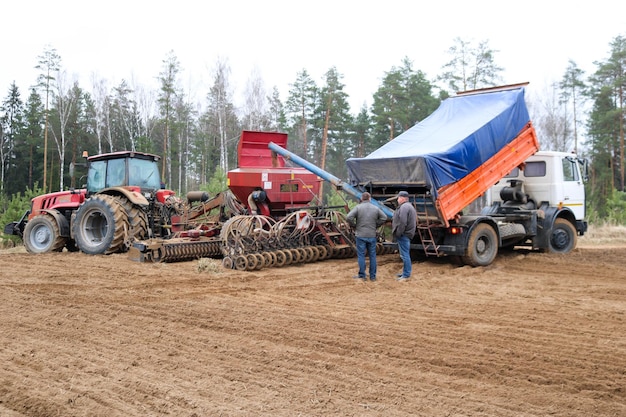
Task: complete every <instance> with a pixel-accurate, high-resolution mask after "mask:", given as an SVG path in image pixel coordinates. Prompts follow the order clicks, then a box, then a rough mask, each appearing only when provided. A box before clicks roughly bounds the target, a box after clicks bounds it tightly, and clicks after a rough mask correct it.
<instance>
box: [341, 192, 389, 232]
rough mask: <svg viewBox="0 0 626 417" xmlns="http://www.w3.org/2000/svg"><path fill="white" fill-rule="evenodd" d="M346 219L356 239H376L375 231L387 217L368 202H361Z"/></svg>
mask: <svg viewBox="0 0 626 417" xmlns="http://www.w3.org/2000/svg"><path fill="white" fill-rule="evenodd" d="M346 219H347V220H348V222H349V223H350V225H352V227H354V228H355V230H354V234H355V235H356V236H357V237H376V229H377V228H378V226H381V225H382V224H384V223H385V222H386V221H387V215H386V214H385V213H383V211H382V210H381V209H379V208H378V207H376V206H375V205H373V204H372V203H371V202H370V201H361V202H360V203H359V204H358V205H357V206H356V207H354V208H353V209H352V210H350V213H348V216H347V218H346Z"/></svg>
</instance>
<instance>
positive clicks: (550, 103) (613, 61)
mask: <svg viewBox="0 0 626 417" xmlns="http://www.w3.org/2000/svg"><path fill="white" fill-rule="evenodd" d="M609 49H610V53H609V56H608V57H607V58H606V59H605V60H603V61H600V62H595V63H594V65H595V66H596V71H595V72H594V73H593V74H590V75H586V74H585V73H584V72H583V71H582V70H581V69H580V68H579V67H578V66H577V64H576V63H575V62H574V61H569V63H568V65H567V68H566V69H565V71H564V73H563V77H562V78H561V80H560V81H559V82H556V83H554V85H552V86H550V88H549V90H548V91H545V92H544V93H543V94H542V95H541V96H538V97H533V98H530V97H527V101H528V103H529V110H530V113H531V116H532V120H533V123H534V124H535V126H536V128H537V130H538V134H539V137H540V141H541V142H542V148H544V149H550V150H560V151H575V152H577V153H579V154H581V155H582V156H585V157H587V158H588V159H589V161H590V167H591V170H590V173H591V178H590V181H589V183H588V185H587V187H588V207H587V211H588V214H589V218H590V220H592V221H595V220H609V221H611V222H617V223H621V224H626V214H623V213H626V210H624V209H625V208H626V197H625V195H626V194H625V193H624V186H625V161H624V158H625V155H624V146H625V144H624V96H625V94H626V93H625V89H624V87H625V85H626V71H625V68H626V41H625V38H624V37H622V36H617V37H616V38H614V39H613V40H612V41H611V43H610V48H609ZM497 52H498V51H495V50H493V49H492V48H491V47H490V46H489V43H488V41H482V42H479V43H475V42H473V41H466V40H462V39H460V38H456V39H455V40H454V44H453V45H452V46H451V47H450V49H449V50H448V54H449V56H450V60H449V61H448V63H447V64H446V65H445V66H444V67H443V68H442V70H441V73H440V74H439V75H438V76H437V77H435V78H434V79H429V77H427V75H426V74H425V73H424V72H423V71H421V70H419V69H416V68H414V65H413V63H412V62H411V61H410V60H409V59H408V58H404V59H403V60H402V61H401V62H400V63H399V64H398V65H393V66H391V68H390V69H389V70H388V71H386V72H385V73H384V74H383V76H382V77H381V83H380V85H379V87H378V89H377V90H376V91H375V92H374V94H373V97H372V104H371V106H369V107H367V106H366V105H363V106H362V107H361V108H360V109H357V110H356V111H354V110H353V109H351V108H350V105H349V104H348V99H349V96H348V94H347V93H346V92H345V91H344V88H345V84H344V83H343V76H342V74H341V73H340V72H339V70H338V69H337V68H336V67H331V68H329V69H328V70H327V71H326V73H325V74H324V75H323V77H322V80H321V82H320V83H318V82H316V81H315V80H314V79H313V78H312V77H311V75H310V74H309V73H308V71H307V70H306V69H302V70H301V71H299V72H298V73H297V74H295V78H294V80H293V81H292V82H291V83H289V91H288V95H287V97H286V99H285V100H281V97H280V94H279V92H278V88H277V87H275V86H274V87H273V88H271V89H270V90H268V89H267V88H266V86H265V85H264V83H263V80H262V78H261V76H260V75H259V74H257V73H252V74H251V76H250V78H249V79H248V80H247V83H246V85H245V89H244V92H243V102H242V104H241V105H239V106H237V105H236V104H235V102H234V92H233V88H232V87H231V84H230V81H231V80H230V77H231V69H230V66H229V64H228V62H227V61H225V60H218V61H217V62H216V63H215V66H214V69H213V71H212V74H211V76H212V79H211V85H210V89H209V91H208V93H207V94H206V96H205V97H204V98H203V99H202V101H200V102H194V101H192V100H191V98H190V97H192V96H194V94H193V93H194V92H193V91H185V90H184V89H183V88H182V87H181V81H180V75H181V63H180V62H179V61H178V58H177V57H176V55H175V53H174V51H170V52H169V53H168V54H167V55H166V57H165V58H164V59H163V61H162V66H161V68H160V69H159V70H158V71H159V72H158V77H157V78H158V83H159V84H158V85H159V87H158V89H156V90H149V89H147V88H145V87H143V86H141V85H132V84H130V83H129V82H128V81H127V80H122V81H121V82H120V83H119V84H118V85H116V86H109V85H108V83H107V80H105V79H100V78H97V77H95V76H94V77H93V78H92V80H91V85H90V88H89V89H85V88H84V87H83V86H81V85H80V84H79V82H78V81H77V80H75V79H70V78H69V77H68V75H67V74H68V73H67V71H66V70H65V69H64V68H63V66H62V59H61V57H60V56H59V54H58V53H57V51H56V50H55V49H54V48H53V47H51V46H47V47H46V48H44V51H43V52H42V54H41V55H40V56H38V57H37V61H36V68H37V69H38V70H39V75H38V77H37V79H36V80H34V83H33V86H32V87H31V88H30V89H29V91H27V92H26V94H25V95H23V92H22V91H20V90H19V89H18V87H17V86H16V84H15V83H12V84H11V85H10V86H9V88H8V94H7V95H6V96H5V97H4V99H2V102H1V103H0V212H4V211H5V210H6V207H7V205H8V201H9V200H10V199H11V198H13V197H14V196H16V195H17V196H19V195H26V193H29V195H30V194H32V192H33V190H37V192H51V191H58V190H64V189H68V188H70V187H76V188H78V187H81V186H82V185H83V184H81V182H82V181H83V180H81V176H83V175H84V173H85V169H84V160H83V159H82V157H81V155H82V152H83V151H87V152H88V153H89V154H90V155H93V154H98V153H106V152H115V151H119V150H133V151H140V152H149V153H155V154H158V155H161V156H162V167H161V174H162V179H163V181H164V182H165V183H166V184H167V186H168V188H171V189H174V190H175V191H177V192H178V193H180V194H182V195H184V194H185V193H186V192H187V191H191V190H199V189H208V188H209V187H210V183H211V182H212V181H213V182H215V181H217V182H218V183H219V184H220V186H225V184H224V181H223V178H224V175H225V173H226V172H227V171H228V170H229V169H232V168H234V167H236V166H237V160H236V156H237V155H236V151H235V150H236V147H237V143H238V140H239V137H240V134H241V131H242V130H261V131H280V132H285V133H288V135H289V145H288V146H289V149H290V150H291V151H292V152H294V153H296V154H298V155H299V156H301V157H303V158H305V159H306V160H308V161H310V162H312V163H313V164H315V165H317V166H319V167H321V168H322V169H325V170H327V171H329V172H331V173H333V174H334V175H336V176H337V177H339V178H347V172H346V168H345V160H346V159H348V158H350V157H362V156H365V155H367V154H368V153H370V152H372V151H374V150H375V149H377V148H379V147H380V146H382V145H383V144H384V143H386V142H387V141H390V140H393V138H395V137H396V136H398V135H399V134H401V133H402V132H404V131H405V130H407V129H409V128H410V127H412V126H413V125H415V124H416V123H418V122H419V121H421V120H423V119H424V118H426V117H427V116H428V115H429V114H431V113H432V112H433V111H434V110H435V109H436V108H437V107H438V106H439V104H440V102H441V101H442V100H443V99H445V98H447V97H448V96H449V95H450V94H451V93H453V92H456V91H464V90H471V89H477V88H483V87H490V86H495V85H501V84H502V83H503V81H502V72H503V68H501V67H499V66H498V65H497V60H496V55H497ZM582 130H584V131H585V132H586V133H585V134H584V135H581V131H582Z"/></svg>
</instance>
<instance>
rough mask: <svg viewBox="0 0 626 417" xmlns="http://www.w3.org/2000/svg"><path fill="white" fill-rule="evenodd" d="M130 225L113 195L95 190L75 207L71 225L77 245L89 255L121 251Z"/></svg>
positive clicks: (123, 250)
mask: <svg viewBox="0 0 626 417" xmlns="http://www.w3.org/2000/svg"><path fill="white" fill-rule="evenodd" d="M129 229H130V225H129V223H128V215H127V214H126V210H125V208H124V206H123V205H122V204H121V203H120V202H119V200H118V199H116V198H115V197H112V196H109V195H105V194H98V195H95V196H93V197H91V198H90V199H88V200H87V201H85V202H84V203H83V205H81V206H80V208H79V209H78V210H77V211H76V218H75V220H74V223H73V225H72V231H73V235H74V240H75V241H76V245H77V246H78V248H79V249H80V250H81V251H82V252H84V253H87V254H89V255H100V254H105V255H108V254H110V253H115V252H125V251H126V250H127V249H128V247H127V245H126V242H127V241H128V239H127V237H128V233H129Z"/></svg>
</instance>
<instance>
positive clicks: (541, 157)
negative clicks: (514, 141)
mask: <svg viewBox="0 0 626 417" xmlns="http://www.w3.org/2000/svg"><path fill="white" fill-rule="evenodd" d="M586 180H587V163H586V160H584V159H581V158H578V157H577V156H576V155H574V154H571V153H567V152H555V151H539V152H537V153H535V154H534V155H532V156H531V157H529V158H528V159H527V160H526V162H525V163H524V164H522V166H521V167H517V168H515V169H514V170H513V171H511V172H510V173H509V174H508V175H507V176H505V177H504V178H502V179H501V180H500V181H498V182H497V183H496V184H495V185H494V186H493V187H492V188H491V190H490V194H491V199H492V202H499V203H500V204H505V203H506V201H505V200H508V201H511V199H510V198H509V197H508V196H507V193H506V192H503V190H507V189H510V187H514V188H516V189H517V190H518V192H519V193H520V198H519V199H518V202H520V201H519V200H520V199H521V200H526V201H521V202H522V203H524V204H526V205H527V206H528V208H539V207H541V205H542V204H544V205H547V206H549V207H558V208H559V209H564V208H566V209H569V210H571V212H572V213H573V214H574V217H575V219H576V230H577V232H578V234H579V235H582V234H584V233H585V231H586V230H587V223H586V221H585V186H584V183H585V182H586Z"/></svg>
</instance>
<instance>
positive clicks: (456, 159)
mask: <svg viewBox="0 0 626 417" xmlns="http://www.w3.org/2000/svg"><path fill="white" fill-rule="evenodd" d="M529 121H530V116H529V115H528V109H527V108H526V103H525V101H524V88H523V87H518V88H513V89H509V90H502V91H491V92H482V93H479V94H468V95H458V96H454V97H450V98H448V99H446V100H444V101H443V102H442V103H441V105H440V106H439V108H438V109H437V110H436V111H435V112H434V113H432V114H431V115H430V116H428V117H427V118H426V119H424V120H423V121H421V122H419V123H418V124H416V125H415V126H413V127H412V128H410V129H409V130H407V131H406V132H404V133H402V134H400V135H398V136H397V137H396V138H395V139H393V140H392V141H390V142H389V143H387V144H385V145H383V146H382V147H380V148H378V149H377V150H375V151H374V152H372V153H371V154H369V155H368V156H366V157H364V158H350V159H348V160H347V161H346V165H347V168H348V175H349V181H350V183H352V184H353V185H364V186H367V185H371V186H374V187H376V186H385V187H392V188H393V187H398V188H401V187H403V186H418V187H426V188H428V189H429V190H430V191H431V192H432V193H433V194H435V195H436V194H437V190H439V189H440V188H441V187H443V186H445V185H447V184H450V183H453V182H455V181H458V180H460V179H461V178H463V177H465V176H466V175H467V174H469V173H470V172H472V171H474V170H475V169H476V168H478V167H479V166H480V165H481V164H483V163H484V162H485V161H487V160H488V159H489V158H491V157H492V156H494V155H495V154H496V153H497V152H498V151H500V150H501V149H502V148H503V147H504V146H505V145H507V144H508V143H510V142H511V141H513V139H515V138H516V137H517V135H518V134H519V133H520V132H521V131H522V129H523V128H524V127H525V126H526V124H527V123H528V122H529Z"/></svg>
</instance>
